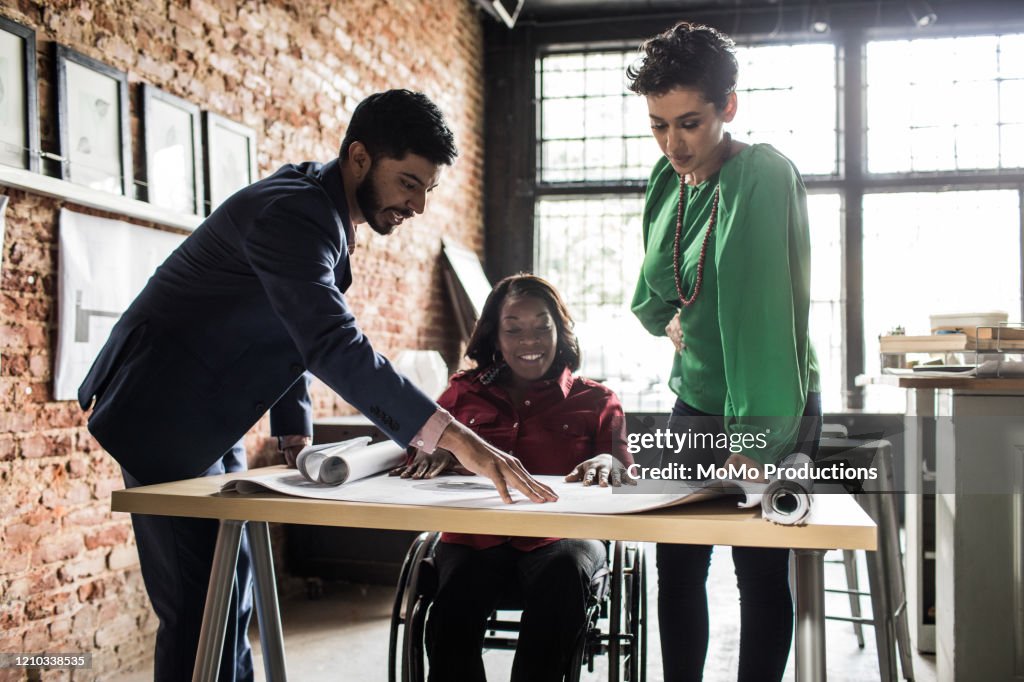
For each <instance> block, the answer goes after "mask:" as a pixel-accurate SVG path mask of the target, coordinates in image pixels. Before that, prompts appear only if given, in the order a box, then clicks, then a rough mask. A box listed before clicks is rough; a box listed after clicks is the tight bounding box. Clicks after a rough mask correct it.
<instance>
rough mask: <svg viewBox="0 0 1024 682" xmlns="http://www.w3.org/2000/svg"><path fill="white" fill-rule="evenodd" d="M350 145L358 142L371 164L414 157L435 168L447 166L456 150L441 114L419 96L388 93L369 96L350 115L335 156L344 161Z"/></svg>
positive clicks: (401, 92) (424, 98) (430, 103)
mask: <svg viewBox="0 0 1024 682" xmlns="http://www.w3.org/2000/svg"><path fill="white" fill-rule="evenodd" d="M353 142H362V143H363V145H364V146H365V147H366V150H367V151H368V152H369V154H370V157H371V158H373V160H374V161H376V160H377V159H379V158H381V157H384V156H386V157H389V158H392V159H402V158H405V155H406V154H408V153H410V152H411V153H413V154H417V155H419V156H422V157H423V158H425V159H427V160H428V161H430V162H431V163H433V164H434V165H437V166H450V165H451V164H452V161H454V160H455V157H456V156H458V153H459V152H458V150H457V149H456V148H455V136H454V135H452V131H451V130H449V129H448V124H447V123H445V120H444V114H442V113H441V110H440V109H438V108H437V105H436V104H434V103H433V102H431V101H430V99H429V98H428V97H427V96H426V95H424V94H423V93H421V92H410V91H409V90H388V91H387V92H378V93H376V94H374V95H370V96H369V97H367V98H366V99H364V100H363V101H362V102H360V103H359V104H358V106H356V110H355V111H354V112H352V120H351V121H349V124H348V129H347V130H346V131H345V139H344V140H342V141H341V151H340V152H339V153H338V155H339V156H340V157H341V159H342V160H343V161H344V160H345V159H346V158H348V148H349V147H350V146H351V145H352V143H353Z"/></svg>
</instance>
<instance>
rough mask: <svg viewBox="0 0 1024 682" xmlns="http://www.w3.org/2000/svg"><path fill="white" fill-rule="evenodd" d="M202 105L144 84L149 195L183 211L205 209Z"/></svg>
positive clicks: (160, 203)
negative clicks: (200, 107)
mask: <svg viewBox="0 0 1024 682" xmlns="http://www.w3.org/2000/svg"><path fill="white" fill-rule="evenodd" d="M200 119H201V116H200V110H199V105H197V104H193V103H192V102H189V101H188V100H185V99H182V98H180V97H177V96H175V95H172V94H170V93H169V92H165V91H163V90H161V89H160V88H157V87H155V86H153V85H150V84H149V83H144V84H143V86H142V125H143V144H144V145H145V151H146V199H147V200H148V201H149V203H151V204H153V205H154V206H159V207H161V208H166V209H168V210H171V211H177V212H179V213H187V214H193V215H202V213H203V188H204V183H203V156H202V127H201V124H200Z"/></svg>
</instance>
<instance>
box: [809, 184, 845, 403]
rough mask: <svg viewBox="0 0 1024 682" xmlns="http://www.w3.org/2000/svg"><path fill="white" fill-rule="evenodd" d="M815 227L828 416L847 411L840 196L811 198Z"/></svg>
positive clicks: (816, 330)
mask: <svg viewBox="0 0 1024 682" xmlns="http://www.w3.org/2000/svg"><path fill="white" fill-rule="evenodd" d="M807 215H808V219H809V221H810V225H811V312H810V327H809V328H810V334H811V341H812V342H813V343H814V348H815V351H817V353H818V364H819V366H820V370H821V404H822V409H823V410H824V411H825V412H841V411H842V410H843V315H844V314H845V301H844V300H843V297H842V291H843V279H842V278H843V255H842V240H841V238H840V221H841V219H842V211H841V201H840V198H839V195H838V194H809V195H808V196H807Z"/></svg>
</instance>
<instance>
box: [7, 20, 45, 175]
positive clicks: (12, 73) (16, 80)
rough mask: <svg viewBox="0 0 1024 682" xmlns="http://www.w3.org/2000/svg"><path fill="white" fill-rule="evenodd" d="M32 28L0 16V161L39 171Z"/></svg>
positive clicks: (37, 82)
mask: <svg viewBox="0 0 1024 682" xmlns="http://www.w3.org/2000/svg"><path fill="white" fill-rule="evenodd" d="M39 149H40V146H39V80H38V74H37V71H36V32H35V31H34V30H32V29H31V28H29V27H28V26H22V25H21V24H19V23H17V22H14V21H11V20H10V19H5V18H3V17H0V163H2V164H4V165H7V166H14V167H15V168H21V169H24V170H29V171H32V172H33V173H38V172H39V167H40V163H39Z"/></svg>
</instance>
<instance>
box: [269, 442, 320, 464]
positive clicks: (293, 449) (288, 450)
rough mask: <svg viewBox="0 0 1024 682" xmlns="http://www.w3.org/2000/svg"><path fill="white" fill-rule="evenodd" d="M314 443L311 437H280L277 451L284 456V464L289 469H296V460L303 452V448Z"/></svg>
mask: <svg viewBox="0 0 1024 682" xmlns="http://www.w3.org/2000/svg"><path fill="white" fill-rule="evenodd" d="M311 442H313V439H312V438H310V437H309V436H278V437H277V449H278V452H280V453H282V454H283V455H284V463H285V464H287V465H288V468H289V469H294V468H295V459H296V458H297V457H298V456H299V453H300V452H302V448H304V447H306V446H307V445H309V444H310V443H311Z"/></svg>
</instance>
